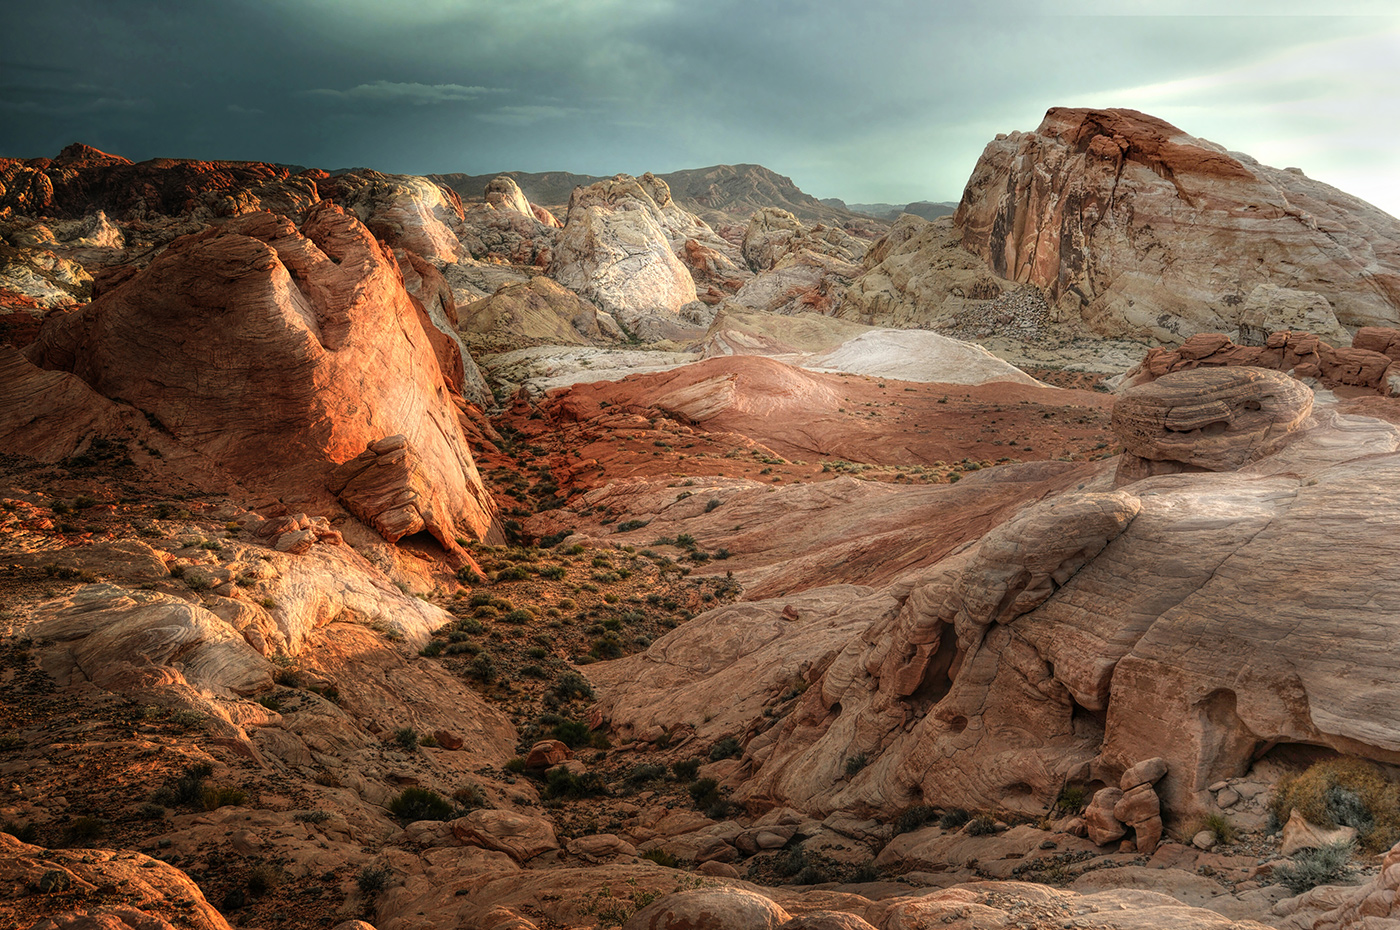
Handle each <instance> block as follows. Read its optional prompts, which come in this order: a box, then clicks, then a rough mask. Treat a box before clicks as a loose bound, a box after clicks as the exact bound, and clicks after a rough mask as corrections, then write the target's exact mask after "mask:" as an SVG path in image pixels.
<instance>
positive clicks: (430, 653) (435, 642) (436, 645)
mask: <svg viewBox="0 0 1400 930" xmlns="http://www.w3.org/2000/svg"><path fill="white" fill-rule="evenodd" d="M446 648H447V644H446V643H444V642H443V641H442V640H440V639H430V640H428V644H427V645H426V646H424V647H423V649H422V650H421V651H420V652H419V653H418V654H419V655H421V656H427V657H428V658H430V659H431V658H433V657H434V656H440V655H442V653H443V650H445V649H446Z"/></svg>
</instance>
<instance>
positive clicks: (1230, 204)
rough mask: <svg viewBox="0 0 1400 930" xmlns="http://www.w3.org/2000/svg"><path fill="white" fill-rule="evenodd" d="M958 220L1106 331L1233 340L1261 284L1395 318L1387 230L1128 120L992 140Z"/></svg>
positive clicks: (1064, 112)
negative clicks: (1226, 335) (1222, 335)
mask: <svg viewBox="0 0 1400 930" xmlns="http://www.w3.org/2000/svg"><path fill="white" fill-rule="evenodd" d="M955 223H956V224H957V225H958V227H960V229H961V231H962V243H963V245H964V247H965V248H967V249H968V250H970V251H971V252H973V253H975V254H976V255H979V256H981V257H982V258H983V259H984V260H986V262H987V263H988V264H989V265H990V266H991V267H992V268H993V269H994V270H995V271H996V272H997V273H998V274H1001V275H1002V276H1003V277H1006V278H1010V279H1012V280H1016V281H1022V282H1029V283H1031V284H1034V285H1036V286H1038V287H1042V288H1045V289H1046V290H1047V292H1048V293H1049V296H1050V299H1051V301H1052V303H1054V304H1055V305H1056V306H1057V307H1058V309H1059V311H1060V312H1061V313H1062V314H1063V315H1064V316H1065V317H1066V318H1080V317H1082V318H1083V319H1084V320H1085V321H1086V322H1087V323H1088V324H1089V325H1090V326H1091V327H1092V328H1093V329H1095V330H1097V331H1098V332H1100V333H1103V334H1106V335H1150V336H1154V337H1156V338H1159V339H1162V340H1164V341H1167V342H1180V341H1181V340H1182V339H1183V338H1185V337H1186V336H1189V335H1191V334H1192V333H1195V332H1204V331H1216V332H1219V331H1227V332H1228V331H1233V330H1235V329H1236V328H1237V325H1238V322H1239V314H1240V312H1241V305H1242V304H1243V303H1244V302H1245V300H1246V299H1247V297H1248V295H1249V294H1250V293H1251V292H1252V291H1253V290H1254V288H1255V287H1257V286H1258V285H1260V284H1276V285H1282V286H1284V287H1287V288H1290V289H1296V290H1300V291H1305V292H1316V293H1318V294H1321V295H1323V296H1324V297H1325V298H1326V299H1327V300H1328V301H1330V303H1331V305H1332V309H1333V310H1334V311H1335V314H1336V317H1337V319H1338V320H1340V321H1341V322H1342V323H1343V324H1344V325H1347V326H1350V327H1358V326H1385V325H1392V326H1393V325H1395V324H1396V323H1397V322H1400V220H1396V219H1395V218H1394V217H1391V216H1389V215H1387V214H1385V213H1384V212H1382V211H1380V210H1378V209H1376V208H1375V207H1372V206H1371V205H1370V204H1367V203H1365V202H1363V201H1361V200H1358V199H1357V198H1355V197H1352V196H1350V195H1349V194H1345V193H1343V192H1342V191H1339V190H1337V189H1335V188H1333V187H1329V186H1328V185H1326V184H1322V183H1320V182H1318V181H1314V180H1311V179H1309V178H1307V177H1305V176H1304V175H1303V174H1302V173H1301V172H1299V171H1297V170H1296V169H1284V170H1279V169H1277V168H1271V167H1269V166H1267V165H1262V164H1260V163H1258V162H1257V161H1255V160H1254V159H1252V158H1250V157H1249V156H1247V155H1241V154H1239V153H1231V152H1227V151H1225V149H1223V148H1222V147H1220V146H1218V145H1216V144H1215V143H1212V142H1207V141H1205V140H1202V139H1197V138H1194V137H1192V136H1189V135H1187V134H1186V133H1184V132H1182V131H1181V130H1180V129H1177V128H1176V127H1175V126H1172V125H1170V124H1169V123H1166V122H1163V121H1162V120H1160V119H1156V118H1155V117H1151V116H1147V115H1146V114H1143V113H1138V112H1136V111H1133V110H1090V109H1070V108H1059V107H1057V108H1054V109H1052V110H1050V111H1049V112H1048V113H1047V114H1046V115H1045V119H1044V121H1043V122H1042V123H1041V124H1040V127H1039V128H1038V129H1036V131H1034V132H1028V133H1023V132H1014V133H1011V134H1010V135H1006V136H998V137H997V138H996V140H995V141H993V142H991V143H990V144H989V145H988V146H987V148H986V149H985V150H984V151H983V153H982V157H981V159H980V160H979V161H978V163H977V166H976V168H975V169H974V171H973V173H972V177H971V179H970V180H969V181H968V184H967V188H966V190H965V191H964V192H963V197H962V202H961V203H960V204H959V206H958V210H957V213H956V215H955Z"/></svg>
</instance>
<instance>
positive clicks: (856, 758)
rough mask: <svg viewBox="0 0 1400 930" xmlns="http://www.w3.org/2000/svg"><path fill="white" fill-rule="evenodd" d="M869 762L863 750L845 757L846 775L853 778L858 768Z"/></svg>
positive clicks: (858, 771) (857, 772)
mask: <svg viewBox="0 0 1400 930" xmlns="http://www.w3.org/2000/svg"><path fill="white" fill-rule="evenodd" d="M869 764H870V757H869V756H868V755H866V754H865V753H863V752H858V753H856V754H855V755H853V756H848V757H847V758H846V777H847V778H853V777H855V776H856V775H857V774H859V773H860V770H861V769H863V768H865V767H866V766H867V765H869Z"/></svg>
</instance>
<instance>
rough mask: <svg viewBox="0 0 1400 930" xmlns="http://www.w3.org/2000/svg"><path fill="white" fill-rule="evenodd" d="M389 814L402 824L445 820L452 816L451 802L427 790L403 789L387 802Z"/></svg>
mask: <svg viewBox="0 0 1400 930" xmlns="http://www.w3.org/2000/svg"><path fill="white" fill-rule="evenodd" d="M389 813H391V814H393V815H394V816H395V817H397V818H398V819H399V820H401V821H403V822H404V823H413V822H414V821H416V820H447V819H448V818H450V817H451V816H452V802H451V801H449V800H447V799H446V798H444V797H443V796H442V795H440V794H438V793H437V792H436V791H430V790H429V789H427V788H417V787H415V788H405V789H404V790H403V793H402V794H400V795H399V796H398V797H396V798H394V799H393V800H392V801H390V802H389Z"/></svg>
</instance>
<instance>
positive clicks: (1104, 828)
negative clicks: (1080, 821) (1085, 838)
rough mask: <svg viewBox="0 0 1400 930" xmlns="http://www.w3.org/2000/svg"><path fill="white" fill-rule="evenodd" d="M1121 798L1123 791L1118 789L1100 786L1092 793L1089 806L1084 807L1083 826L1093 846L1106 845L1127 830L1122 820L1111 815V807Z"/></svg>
mask: <svg viewBox="0 0 1400 930" xmlns="http://www.w3.org/2000/svg"><path fill="white" fill-rule="evenodd" d="M1121 800H1123V792H1122V791H1121V790H1120V789H1118V788H1100V789H1099V790H1098V791H1097V792H1095V793H1094V797H1093V799H1092V800H1091V801H1090V802H1089V806H1088V807H1086V808H1084V826H1085V829H1087V830H1088V832H1089V839H1090V840H1091V841H1092V842H1093V843H1094V845H1095V846H1107V845H1108V844H1109V843H1112V842H1113V841H1114V840H1116V839H1118V838H1119V837H1120V836H1122V835H1123V834H1124V833H1127V832H1128V830H1127V828H1126V827H1124V826H1123V823H1122V821H1120V820H1119V819H1118V818H1117V817H1115V816H1113V809H1114V808H1115V807H1116V806H1117V804H1118V802H1119V801H1121Z"/></svg>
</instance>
